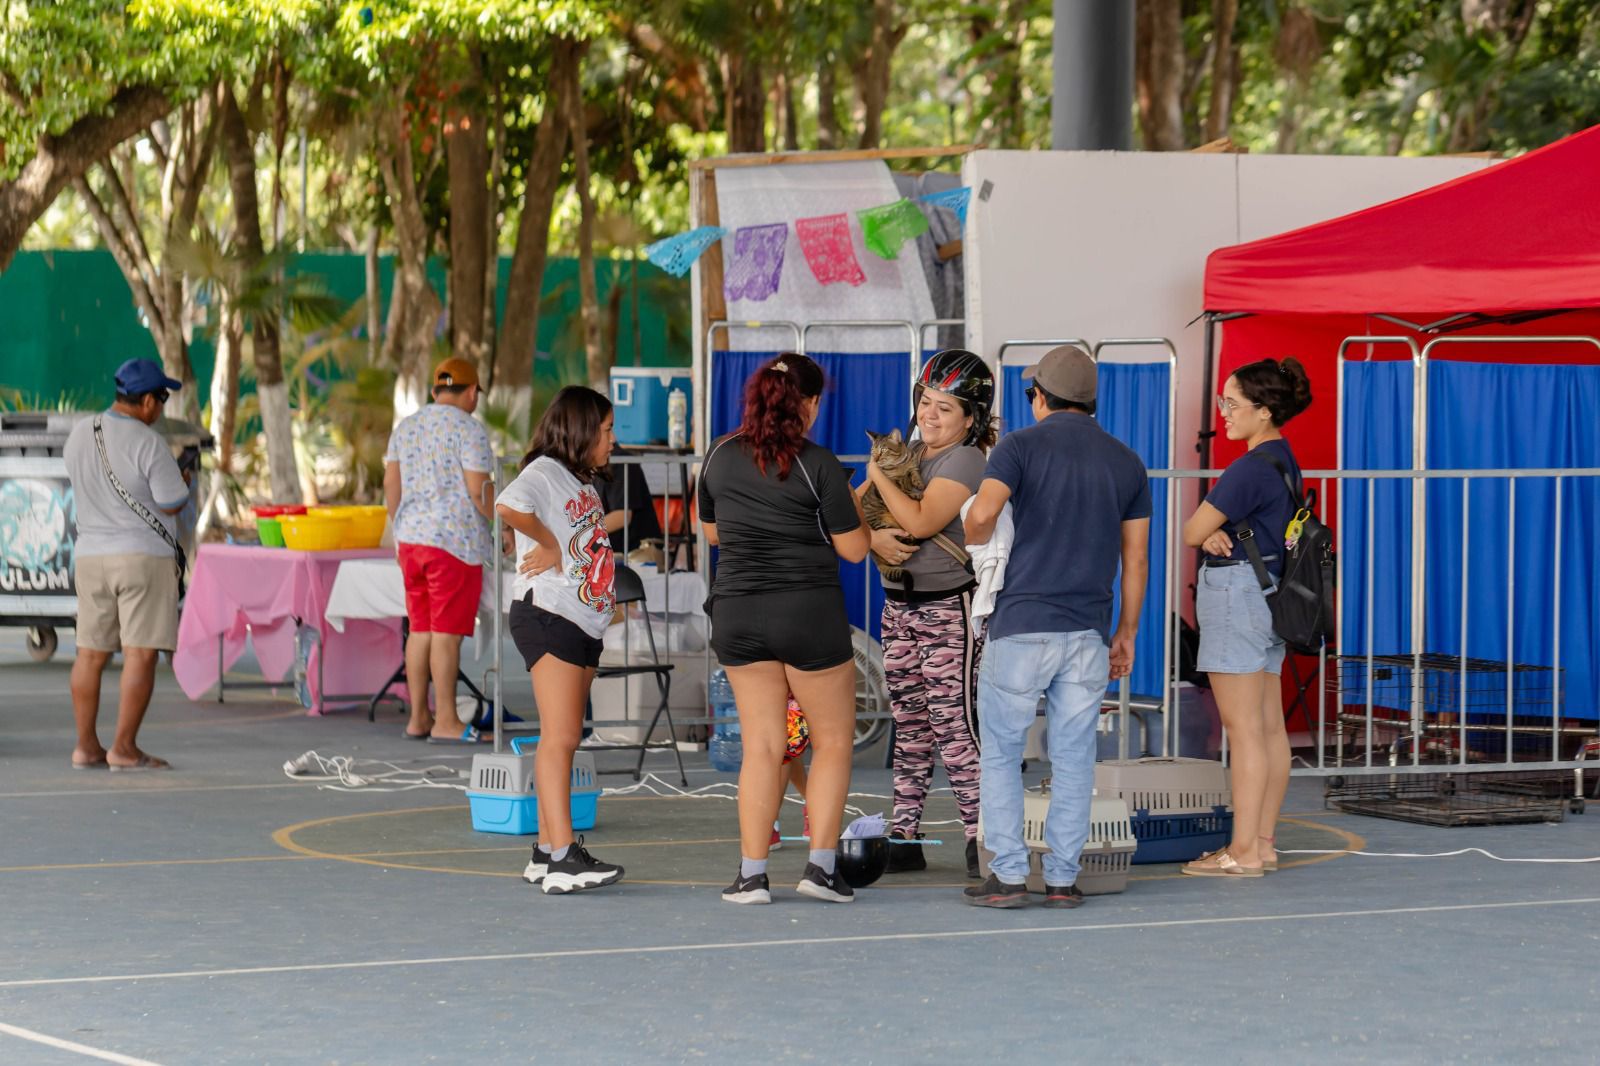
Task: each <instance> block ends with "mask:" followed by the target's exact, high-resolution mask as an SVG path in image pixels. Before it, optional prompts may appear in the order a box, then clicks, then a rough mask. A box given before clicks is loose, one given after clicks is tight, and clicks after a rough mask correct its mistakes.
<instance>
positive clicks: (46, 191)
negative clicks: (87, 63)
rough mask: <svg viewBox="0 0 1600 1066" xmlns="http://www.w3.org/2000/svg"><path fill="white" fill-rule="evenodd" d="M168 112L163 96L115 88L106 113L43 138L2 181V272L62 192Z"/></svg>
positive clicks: (150, 91) (150, 90) (139, 89)
mask: <svg viewBox="0 0 1600 1066" xmlns="http://www.w3.org/2000/svg"><path fill="white" fill-rule="evenodd" d="M170 110H171V104H170V103H169V102H168V101H167V96H166V94H165V93H163V92H161V91H160V90H157V89H153V88H151V87H149V86H147V85H132V86H128V87H127V88H124V89H119V90H118V91H117V94H116V95H115V96H113V97H112V98H111V102H110V103H109V104H108V105H107V109H106V112H105V114H99V115H86V116H84V117H83V118H80V119H78V121H76V122H74V123H73V124H72V125H71V126H69V127H67V129H66V131H65V132H63V133H62V134H61V135H60V136H51V135H49V134H45V135H44V136H43V137H40V138H39V144H38V147H37V149H36V151H35V152H34V156H33V158H32V159H30V160H28V162H27V163H26V164H24V165H23V167H22V172H21V173H20V174H18V175H17V178H16V180H15V181H0V270H4V269H6V268H7V267H8V266H10V265H11V258H12V256H14V255H16V252H17V249H18V248H20V247H22V239H23V237H25V236H26V235H27V232H28V229H29V228H30V227H31V226H32V225H33V224H34V223H35V222H37V221H38V220H39V218H40V217H41V216H42V215H43V214H44V213H45V211H47V210H48V209H49V207H50V205H51V204H53V203H55V200H56V197H57V196H60V195H61V191H62V190H63V189H65V188H66V187H67V186H68V185H71V184H72V183H73V182H74V181H76V180H77V179H78V178H81V177H82V176H83V175H84V174H87V173H88V171H89V168H90V167H91V166H93V165H94V164H95V163H97V162H98V161H100V160H101V159H104V158H105V157H106V156H108V155H109V154H110V153H111V150H112V149H113V148H115V147H116V146H117V145H119V144H121V143H122V142H123V141H125V140H127V139H128V138H129V137H132V136H134V135H135V134H137V133H139V132H140V131H141V130H143V129H144V128H145V127H147V126H149V125H150V124H151V123H152V122H154V121H156V120H157V119H159V118H160V117H161V116H162V115H165V114H166V113H167V112H168V111H170Z"/></svg>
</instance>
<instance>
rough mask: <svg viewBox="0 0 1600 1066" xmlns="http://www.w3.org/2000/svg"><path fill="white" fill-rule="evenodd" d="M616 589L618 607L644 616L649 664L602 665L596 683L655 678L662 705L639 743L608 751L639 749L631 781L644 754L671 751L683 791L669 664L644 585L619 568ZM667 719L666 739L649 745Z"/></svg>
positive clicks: (641, 766) (638, 776)
mask: <svg viewBox="0 0 1600 1066" xmlns="http://www.w3.org/2000/svg"><path fill="white" fill-rule="evenodd" d="M615 582H616V584H615V589H616V596H617V605H618V606H620V607H624V608H626V607H630V606H631V605H634V604H637V605H638V608H639V612H640V613H641V614H642V615H644V631H645V634H646V636H647V638H648V641H649V644H650V661H649V662H639V663H619V664H616V665H608V664H605V663H602V664H601V665H600V668H599V670H597V671H595V675H594V676H595V680H596V681H599V680H601V679H603V678H609V677H638V676H640V675H642V674H653V675H655V679H656V685H657V686H658V687H659V688H660V690H661V702H660V703H659V704H657V705H656V713H655V714H654V715H653V716H651V718H650V724H649V725H648V726H646V727H645V731H644V739H643V740H642V741H640V742H639V743H638V744H608V745H606V747H608V748H621V749H624V750H627V749H629V748H638V749H639V761H638V762H637V763H636V764H635V765H634V767H633V779H634V780H635V781H638V780H640V779H641V778H642V777H643V776H644V757H645V753H646V752H649V751H651V750H654V749H661V748H671V749H672V753H673V755H675V756H676V757H677V760H678V778H679V780H680V781H682V783H683V785H684V787H685V788H687V787H688V785H689V775H688V774H687V773H685V772H684V769H683V752H681V751H679V750H678V741H677V729H676V727H675V726H674V725H673V723H672V707H671V706H670V705H669V701H668V695H669V693H670V692H671V691H672V668H673V664H672V663H664V662H662V661H661V656H660V654H659V653H658V652H657V651H656V635H655V627H654V626H652V625H651V624H650V608H649V606H648V605H647V604H646V603H645V598H644V582H643V581H641V580H640V579H639V575H638V573H637V572H636V571H634V570H633V569H631V568H629V567H626V566H621V565H618V566H617V569H616V578H615ZM663 717H664V718H666V720H667V739H666V740H662V741H656V742H654V743H652V742H651V740H650V737H651V736H652V735H653V734H654V733H655V731H656V725H657V723H659V722H660V721H661V719H662V718H663ZM600 772H601V773H624V774H625V773H627V772H628V771H626V770H602V771H600Z"/></svg>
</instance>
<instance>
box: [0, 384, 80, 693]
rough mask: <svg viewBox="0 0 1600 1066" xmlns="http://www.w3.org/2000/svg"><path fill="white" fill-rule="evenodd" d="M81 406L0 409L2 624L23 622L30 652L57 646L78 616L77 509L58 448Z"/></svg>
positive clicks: (37, 655) (47, 653)
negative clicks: (59, 410)
mask: <svg viewBox="0 0 1600 1066" xmlns="http://www.w3.org/2000/svg"><path fill="white" fill-rule="evenodd" d="M81 417H83V416H82V415H81V414H76V413H73V414H54V413H49V414H47V413H42V412H19V413H13V414H3V415H0V626H21V627H25V628H26V629H27V648H28V654H29V656H31V657H32V658H33V659H34V660H36V661H38V662H44V661H45V660H47V659H49V658H50V657H51V656H52V655H54V654H55V652H56V646H57V644H58V638H57V635H56V630H57V629H58V628H62V627H70V626H72V625H74V624H75V623H76V620H77V614H78V597H77V591H76V589H75V588H74V587H73V549H74V546H75V545H76V543H77V533H78V524H77V514H76V508H75V507H74V505H73V499H72V482H71V481H69V480H68V479H67V464H66V461H65V460H64V459H63V458H62V448H63V447H65V445H66V442H67V434H68V433H70V432H71V430H72V427H73V425H74V424H76V422H77V420H78V419H79V418H81Z"/></svg>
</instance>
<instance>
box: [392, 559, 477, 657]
mask: <svg viewBox="0 0 1600 1066" xmlns="http://www.w3.org/2000/svg"><path fill="white" fill-rule="evenodd" d="M399 556H400V573H401V574H402V575H403V576H404V577H405V581H406V617H408V618H410V619H411V631H412V632H413V633H450V634H453V635H455V636H458V637H470V636H472V629H473V625H474V623H476V622H477V620H478V597H479V596H481V595H482V593H483V567H481V566H473V565H471V564H470V563H464V562H462V561H461V560H460V559H457V558H456V557H455V556H454V555H451V554H450V553H449V552H447V551H445V550H444V549H443V548H435V547H432V546H431V545H427V544H402V545H400V550H399Z"/></svg>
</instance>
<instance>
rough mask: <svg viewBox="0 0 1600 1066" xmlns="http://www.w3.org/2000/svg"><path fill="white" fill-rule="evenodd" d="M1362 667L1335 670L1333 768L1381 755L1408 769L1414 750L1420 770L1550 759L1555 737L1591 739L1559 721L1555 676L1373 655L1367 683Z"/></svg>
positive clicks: (1536, 669)
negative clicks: (1441, 764)
mask: <svg viewBox="0 0 1600 1066" xmlns="http://www.w3.org/2000/svg"><path fill="white" fill-rule="evenodd" d="M1368 663H1369V660H1368V659H1367V657H1366V656H1360V655H1353V656H1347V657H1344V658H1342V659H1340V661H1339V669H1338V675H1337V676H1338V686H1339V691H1338V693H1337V696H1336V699H1337V705H1338V706H1339V713H1338V716H1337V723H1338V732H1337V736H1336V739H1335V743H1336V751H1335V760H1336V764H1338V765H1345V764H1348V763H1350V762H1353V761H1361V762H1365V760H1366V753H1367V752H1372V753H1376V752H1378V751H1382V752H1383V754H1384V755H1385V761H1388V762H1395V761H1397V760H1399V759H1400V758H1404V759H1405V760H1406V761H1411V760H1412V754H1413V753H1412V748H1413V747H1415V748H1416V749H1417V750H1416V753H1415V754H1416V758H1417V761H1427V760H1429V759H1436V760H1439V761H1446V762H1453V761H1462V755H1463V753H1465V760H1464V761H1467V762H1474V761H1480V762H1481V761H1496V762H1501V761H1515V760H1519V759H1521V760H1533V759H1556V758H1559V757H1560V754H1559V753H1558V752H1556V751H1554V750H1552V749H1553V748H1554V747H1559V746H1561V745H1558V744H1555V743H1553V741H1554V740H1555V739H1556V737H1557V736H1558V733H1559V737H1560V739H1561V741H1562V742H1565V741H1566V740H1568V739H1569V738H1581V737H1583V736H1591V735H1593V734H1594V728H1593V726H1592V725H1585V724H1580V723H1569V722H1568V721H1566V720H1565V717H1564V715H1563V714H1562V709H1563V708H1562V705H1563V704H1564V703H1565V693H1566V686H1565V684H1562V686H1561V688H1560V692H1561V696H1560V698H1559V699H1558V698H1557V695H1556V693H1557V687H1556V683H1557V680H1558V678H1562V672H1561V671H1560V670H1559V669H1558V668H1555V667H1550V666H1542V665H1533V664H1528V663H1511V664H1509V666H1508V665H1507V664H1506V663H1505V662H1503V661H1499V660H1491V659H1473V658H1467V659H1462V658H1461V657H1460V656H1457V655H1442V654H1436V653H1430V654H1427V655H1423V656H1422V657H1421V659H1420V670H1419V669H1418V663H1416V662H1414V661H1413V659H1412V657H1411V656H1410V655H1374V656H1372V658H1371V659H1370V663H1371V671H1370V683H1369V679H1368V677H1369V671H1368ZM1508 694H1509V698H1508ZM1414 701H1415V702H1416V703H1417V710H1419V711H1420V715H1418V716H1416V717H1415V718H1414V717H1413V702H1414ZM1369 704H1370V707H1371V720H1370V723H1369V721H1368V717H1367V711H1368V706H1369ZM1558 722H1559V723H1560V725H1559V729H1558V726H1557V723H1558ZM1579 742H1581V741H1579ZM1369 745H1370V746H1369Z"/></svg>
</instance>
